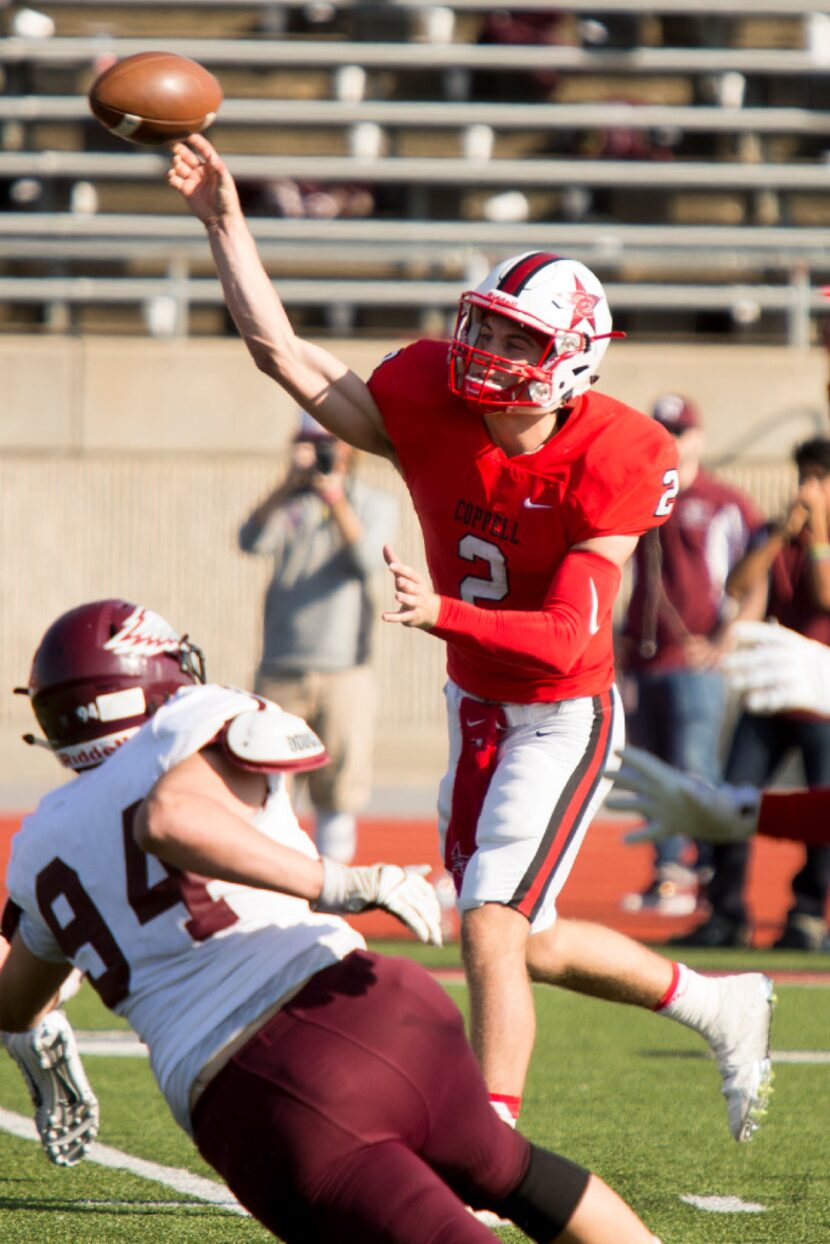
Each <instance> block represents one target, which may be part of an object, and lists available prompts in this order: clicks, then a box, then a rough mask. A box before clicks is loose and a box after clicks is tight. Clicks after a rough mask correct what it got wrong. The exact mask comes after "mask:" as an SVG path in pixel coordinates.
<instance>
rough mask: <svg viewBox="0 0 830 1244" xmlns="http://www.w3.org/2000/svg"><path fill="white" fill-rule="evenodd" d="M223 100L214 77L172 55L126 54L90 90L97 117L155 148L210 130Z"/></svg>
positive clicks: (134, 140)
mask: <svg viewBox="0 0 830 1244" xmlns="http://www.w3.org/2000/svg"><path fill="white" fill-rule="evenodd" d="M221 102H222V88H221V86H220V85H219V83H218V82H217V81H216V79H215V78H214V76H213V74H212V73H209V72H208V70H207V69H205V68H204V66H203V65H200V64H198V63H197V62H196V61H195V60H189V59H188V57H186V56H177V55H175V54H174V53H172V52H137V53H136V55H135V56H125V57H124V58H123V60H119V61H116V62H115V64H114V65H110V67H109V69H105V70H104V72H103V73H102V74H100V75H99V76H98V77H97V78H96V79H95V81H94V82H93V84H92V86H91V87H90V90H89V106H90V108H91V109H92V113H93V115H94V116H95V117H96V119H97V120H98V121H100V122H101V124H102V125H103V126H104V127H105V128H106V129H108V130H110V131H111V132H112V133H113V134H117V135H118V136H119V138H124V139H126V140H127V141H128V142H131V143H143V144H144V145H146V146H150V147H158V146H162V145H163V144H164V143H171V142H175V141H176V140H177V139H180V138H185V137H186V136H187V135H188V134H195V133H198V132H199V131H200V130H204V129H207V127H208V126H209V125H210V124H211V122H212V121H213V120H214V118H215V116H216V113H217V112H218V110H219V105H220V104H221Z"/></svg>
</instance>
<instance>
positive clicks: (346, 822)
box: [314, 812, 357, 864]
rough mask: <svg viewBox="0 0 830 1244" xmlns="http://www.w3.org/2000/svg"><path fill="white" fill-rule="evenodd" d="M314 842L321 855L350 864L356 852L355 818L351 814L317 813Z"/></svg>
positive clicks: (340, 862)
mask: <svg viewBox="0 0 830 1244" xmlns="http://www.w3.org/2000/svg"><path fill="white" fill-rule="evenodd" d="M314 841H315V843H316V844H317V850H318V851H319V852H320V854H321V855H327V856H328V857H329V859H330V860H337V862H338V864H350V863H351V861H352V860H353V859H354V854H355V851H356V850H357V817H356V816H355V815H354V813H352V812H318V813H317V816H316V820H315V825H314Z"/></svg>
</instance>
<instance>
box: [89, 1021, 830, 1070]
mask: <svg viewBox="0 0 830 1244" xmlns="http://www.w3.org/2000/svg"><path fill="white" fill-rule="evenodd" d="M75 1036H76V1037H77V1038H78V1049H79V1050H80V1052H81V1054H83V1055H89V1054H103V1055H110V1056H112V1057H113V1058H146V1057H147V1046H146V1045H144V1044H142V1042H141V1041H139V1039H138V1037H137V1036H136V1035H135V1033H133V1032H129V1031H127V1030H126V1029H118V1028H114V1029H107V1030H103V1031H100V1032H93V1031H78V1030H76V1032H75ZM700 1057H701V1058H706V1057H707V1054H706V1051H705V1050H701V1051H700ZM770 1058H771V1059H772V1061H773V1062H774V1063H802V1064H808V1065H815V1066H822V1065H826V1064H828V1063H830V1050H773V1051H772V1053H771V1054H770Z"/></svg>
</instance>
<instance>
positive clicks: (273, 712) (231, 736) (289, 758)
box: [220, 702, 329, 773]
mask: <svg viewBox="0 0 830 1244" xmlns="http://www.w3.org/2000/svg"><path fill="white" fill-rule="evenodd" d="M220 742H221V744H222V747H223V749H224V751H225V753H226V755H227V756H228V757H229V758H230V760H232V761H233V763H234V764H235V765H238V766H239V767H240V768H241V769H249V770H252V771H253V772H256V773H284V772H297V771H300V770H304V769H319V768H321V766H322V765H326V764H328V762H329V754H328V752H327V751H326V749H325V747H324V746H323V743H322V740H321V739H319V738H318V737H317V735H316V734H315V733H314V731H313V730H312V729H311V727H310V726H309V725H308V723H307V722H306V721H304V720H303V718H302V717H295V716H294V714H293V713H284V712H283V711H282V709H281V708H277V706H276V705H275V704H268V703H264V702H261V703H260V706H259V707H258V708H254V709H248V710H246V711H245V712H242V713H239V714H238V715H237V716H236V717H233V718H231V720H230V721H229V722H228V723H227V725H226V726H225V727H224V729H223V730H222V732H221V735H220Z"/></svg>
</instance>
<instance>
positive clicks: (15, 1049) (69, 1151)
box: [0, 1011, 98, 1166]
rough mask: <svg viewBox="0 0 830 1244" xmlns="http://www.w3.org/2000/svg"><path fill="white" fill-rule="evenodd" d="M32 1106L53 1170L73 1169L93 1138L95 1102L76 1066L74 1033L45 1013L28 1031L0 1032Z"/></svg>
mask: <svg viewBox="0 0 830 1244" xmlns="http://www.w3.org/2000/svg"><path fill="white" fill-rule="evenodd" d="M0 1042H2V1044H3V1045H5V1047H6V1049H7V1050H8V1052H9V1054H10V1055H11V1057H12V1058H13V1059H14V1061H15V1062H16V1063H17V1065H18V1067H19V1068H20V1070H21V1072H22V1073H23V1079H24V1080H25V1081H26V1087H27V1088H28V1090H29V1094H30V1096H31V1098H32V1102H33V1104H34V1107H35V1126H36V1127H37V1130H38V1135H39V1136H40V1143H41V1144H42V1145H43V1148H44V1150H45V1152H46V1156H47V1157H48V1158H49V1160H50V1161H51V1162H54V1163H55V1165H56V1166H75V1165H77V1163H78V1162H80V1161H81V1159H82V1158H83V1156H84V1154H85V1153H86V1151H87V1149H88V1148H89V1146H90V1145H91V1144H92V1142H93V1140H94V1139H95V1137H96V1136H97V1135H98V1101H97V1099H96V1097H95V1094H94V1093H93V1091H92V1089H91V1088H90V1086H89V1081H88V1080H87V1078H86V1073H85V1072H84V1069H83V1066H82V1064H81V1059H80V1055H79V1054H78V1047H77V1045H76V1043H75V1034H74V1033H73V1031H72V1026H71V1025H70V1023H69V1020H68V1019H67V1018H66V1016H65V1015H64V1014H63V1012H62V1011H50V1012H49V1013H48V1015H45V1016H44V1017H43V1019H42V1020H41V1021H40V1023H39V1024H38V1025H37V1027H35V1028H31V1029H30V1030H29V1031H28V1032H4V1033H0Z"/></svg>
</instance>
